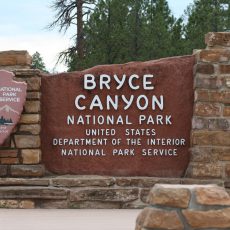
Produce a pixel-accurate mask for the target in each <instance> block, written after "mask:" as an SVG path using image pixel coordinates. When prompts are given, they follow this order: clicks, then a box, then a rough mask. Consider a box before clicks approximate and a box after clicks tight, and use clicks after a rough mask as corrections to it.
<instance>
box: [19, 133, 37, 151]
mask: <svg viewBox="0 0 230 230" xmlns="http://www.w3.org/2000/svg"><path fill="white" fill-rule="evenodd" d="M15 143H16V147H17V148H24V149H25V148H39V147H40V145H41V139H40V136H38V135H34V136H32V135H15Z"/></svg>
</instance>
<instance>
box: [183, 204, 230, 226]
mask: <svg viewBox="0 0 230 230" xmlns="http://www.w3.org/2000/svg"><path fill="white" fill-rule="evenodd" d="M182 213H183V215H184V217H185V218H186V220H187V222H188V223H189V225H190V226H191V227H192V228H195V229H203V228H204V229H212V228H217V229H222V228H223V229H230V208H226V209H220V210H210V211H192V210H183V211H182Z"/></svg>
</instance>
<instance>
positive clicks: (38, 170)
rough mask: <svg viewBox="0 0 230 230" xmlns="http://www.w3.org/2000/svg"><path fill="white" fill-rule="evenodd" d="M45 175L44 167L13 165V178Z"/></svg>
mask: <svg viewBox="0 0 230 230" xmlns="http://www.w3.org/2000/svg"><path fill="white" fill-rule="evenodd" d="M44 173H45V169H44V166H43V165H12V166H11V176H14V177H41V176H43V175H44Z"/></svg>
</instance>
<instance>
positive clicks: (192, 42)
mask: <svg viewBox="0 0 230 230" xmlns="http://www.w3.org/2000/svg"><path fill="white" fill-rule="evenodd" d="M226 2H228V5H229V0H227V1H226V0H194V3H193V5H191V6H189V7H188V8H187V10H186V13H185V15H186V16H187V20H188V23H187V25H186V29H185V31H186V40H187V50H188V52H192V50H193V49H195V48H196V49H202V48H204V47H205V44H204V35H205V34H206V33H208V32H223V31H227V30H228V29H229V23H228V21H229V17H230V15H229V8H228V10H226V8H225V5H224V3H226Z"/></svg>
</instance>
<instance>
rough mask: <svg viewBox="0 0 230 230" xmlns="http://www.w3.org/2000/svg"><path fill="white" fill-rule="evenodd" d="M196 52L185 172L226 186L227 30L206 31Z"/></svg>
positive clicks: (229, 137)
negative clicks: (203, 42) (204, 46)
mask: <svg viewBox="0 0 230 230" xmlns="http://www.w3.org/2000/svg"><path fill="white" fill-rule="evenodd" d="M205 41H206V44H207V48H206V49H205V50H200V51H198V52H197V53H196V56H197V65H196V66H195V80H194V92H195V104H194V115H193V121H192V134H191V142H192V148H191V161H190V165H189V168H188V171H187V176H188V177H192V178H202V179H203V178H222V179H223V180H225V185H226V187H230V183H229V179H230V33H208V34H207V35H206V37H205Z"/></svg>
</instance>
